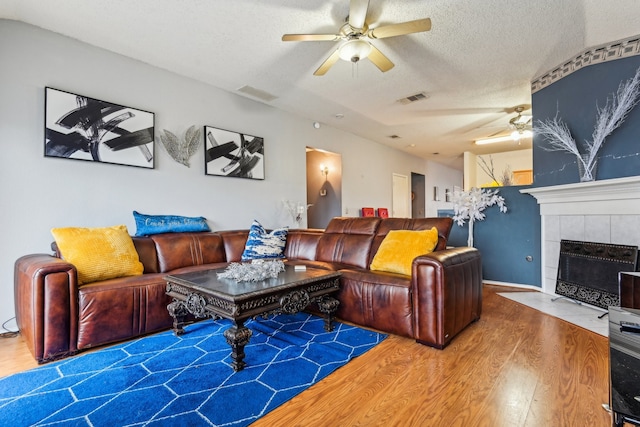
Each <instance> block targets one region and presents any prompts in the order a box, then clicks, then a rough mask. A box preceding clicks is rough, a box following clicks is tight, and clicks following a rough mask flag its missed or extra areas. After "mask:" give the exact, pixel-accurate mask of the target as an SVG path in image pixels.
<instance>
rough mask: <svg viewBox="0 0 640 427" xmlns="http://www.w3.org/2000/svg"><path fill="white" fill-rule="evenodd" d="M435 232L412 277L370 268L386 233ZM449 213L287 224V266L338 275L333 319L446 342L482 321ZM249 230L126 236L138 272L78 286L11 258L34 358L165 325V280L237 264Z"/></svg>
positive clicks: (42, 260) (469, 266)
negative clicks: (454, 244)
mask: <svg viewBox="0 0 640 427" xmlns="http://www.w3.org/2000/svg"><path fill="white" fill-rule="evenodd" d="M434 226H435V227H436V228H437V229H438V234H439V241H438V245H437V246H436V250H435V251H434V252H432V253H430V254H427V255H423V256H419V257H418V258H416V259H415V260H414V261H413V265H412V275H411V277H409V276H404V275H400V274H395V273H385V272H379V271H371V270H369V269H368V267H369V265H370V263H371V261H372V259H373V257H374V255H375V253H376V251H377V250H378V248H379V246H380V243H381V242H382V240H383V239H384V237H385V235H386V234H387V232H388V231H389V230H399V229H405V230H425V229H430V228H431V227H434ZM451 226H452V221H451V219H450V218H422V219H400V218H386V219H381V218H334V219H333V220H332V221H331V223H330V224H329V226H328V227H327V228H326V230H310V229H299V230H290V231H289V235H288V237H287V245H286V249H285V255H286V257H287V260H288V261H287V262H289V263H294V264H306V265H308V266H311V267H318V268H325V269H330V270H337V271H340V272H341V273H342V276H341V289H340V291H339V294H338V299H339V300H340V307H339V309H338V312H337V316H338V318H340V319H342V320H345V321H348V322H352V323H355V324H358V325H362V326H365V327H370V328H374V329H377V330H380V331H384V332H388V333H392V334H397V335H402V336H405V337H411V338H414V339H416V341H418V342H420V343H422V344H426V345H430V346H433V347H437V348H444V347H445V346H446V345H447V344H448V343H449V342H450V341H451V339H452V338H453V337H454V336H455V335H457V334H458V333H459V332H460V331H462V330H463V329H464V328H465V327H466V326H467V325H469V324H470V323H472V322H473V321H476V320H478V319H479V318H480V314H481V310H482V267H481V259H480V253H479V252H478V250H476V249H474V248H466V247H465V248H449V249H447V248H446V241H447V238H448V235H449V232H450V230H451ZM247 235H248V230H235V231H219V232H212V233H209V232H203V233H167V234H158V235H153V236H150V237H134V238H133V240H134V244H135V247H136V250H137V251H138V254H139V256H140V261H141V262H142V263H143V264H144V274H143V275H141V276H131V277H122V278H117V279H110V280H105V281H101V282H96V283H90V284H84V285H82V286H78V281H77V274H76V270H75V267H74V266H73V265H71V264H69V263H68V262H66V261H64V260H62V259H60V258H58V257H56V256H55V255H46V254H32V255H25V256H23V257H21V258H20V259H18V260H17V261H16V264H15V283H14V286H15V305H16V318H17V323H18V327H19V328H20V331H21V333H22V335H23V337H24V339H25V341H26V342H27V345H28V347H29V349H30V350H31V352H32V353H33V355H34V357H35V358H36V360H37V361H38V362H40V363H43V362H47V361H51V360H55V359H60V358H63V357H66V356H69V355H72V354H75V353H77V352H78V351H80V350H85V349H88V348H92V347H95V346H99V345H103V344H107V343H112V342H117V341H122V340H126V339H129V338H133V337H137V336H140V335H144V334H148V333H151V332H156V331H159V330H163V329H168V328H170V327H171V325H172V318H171V317H170V316H169V314H168V312H167V304H169V303H170V302H171V301H170V299H169V298H168V297H167V296H166V295H165V287H166V283H165V281H164V276H165V275H166V274H168V273H181V272H188V271H193V270H197V269H200V270H202V269H209V268H220V267H224V266H226V264H227V263H228V262H234V261H239V260H240V257H241V255H242V252H243V250H244V246H245V243H246V240H247Z"/></svg>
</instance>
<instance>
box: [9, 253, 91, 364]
mask: <svg viewBox="0 0 640 427" xmlns="http://www.w3.org/2000/svg"><path fill="white" fill-rule="evenodd" d="M14 273H15V274H14V296H15V310H16V323H17V324H18V328H19V329H20V333H21V334H22V336H23V338H24V340H25V342H26V343H27V347H28V348H29V350H30V351H31V353H32V354H33V356H34V357H35V359H36V360H37V361H38V363H43V362H48V361H51V360H55V359H59V358H61V357H66V356H68V355H71V354H74V353H76V351H77V342H78V279H77V277H78V276H77V272H76V268H75V267H74V266H73V265H72V264H69V263H68V262H66V261H63V260H61V259H59V258H56V257H53V256H51V255H46V254H33V255H25V256H23V257H21V258H19V259H18V260H17V261H16V263H15V270H14Z"/></svg>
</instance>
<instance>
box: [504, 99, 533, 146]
mask: <svg viewBox="0 0 640 427" xmlns="http://www.w3.org/2000/svg"><path fill="white" fill-rule="evenodd" d="M523 111H524V106H518V107H516V113H518V115H517V116H516V117H514V118H512V119H511V120H509V127H511V128H512V129H513V132H511V138H512V139H513V140H514V141H520V138H522V137H523V136H531V134H532V132H531V129H532V127H531V119H532V118H533V116H531V115H530V114H522V112H523Z"/></svg>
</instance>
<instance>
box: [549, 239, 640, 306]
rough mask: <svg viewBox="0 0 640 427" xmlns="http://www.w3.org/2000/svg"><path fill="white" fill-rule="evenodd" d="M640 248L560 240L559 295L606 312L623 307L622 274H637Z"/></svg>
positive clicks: (557, 286)
mask: <svg viewBox="0 0 640 427" xmlns="http://www.w3.org/2000/svg"><path fill="white" fill-rule="evenodd" d="M637 260H638V248H637V247H636V246H629V245H613V244H608V243H596V242H581V241H574V240H561V241H560V260H559V262H558V279H557V281H556V290H555V292H556V294H557V295H561V296H564V297H567V298H570V299H572V300H576V301H582V302H585V303H587V304H590V305H593V306H596V307H601V308H604V309H606V308H607V307H609V306H617V307H619V306H620V294H619V291H618V273H619V272H621V271H636V265H637Z"/></svg>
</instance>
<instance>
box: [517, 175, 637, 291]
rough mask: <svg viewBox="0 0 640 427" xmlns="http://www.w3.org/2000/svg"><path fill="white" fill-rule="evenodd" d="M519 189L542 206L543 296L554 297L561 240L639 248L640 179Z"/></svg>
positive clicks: (632, 178)
mask: <svg viewBox="0 0 640 427" xmlns="http://www.w3.org/2000/svg"><path fill="white" fill-rule="evenodd" d="M520 191H521V192H522V193H526V194H530V195H531V196H533V197H535V198H536V200H537V201H538V204H539V205H540V216H541V222H540V224H541V229H540V249H541V253H540V258H541V268H542V275H541V277H542V283H541V284H540V285H541V290H542V291H543V292H546V293H548V294H552V295H553V294H555V290H556V282H557V279H558V266H559V263H560V247H561V241H562V240H571V241H583V242H603V243H606V244H617V245H625V246H634V247H638V246H640V176H633V177H626V178H616V179H607V180H600V181H592V182H581V183H575V184H564V185H555V186H549V187H537V188H527V189H523V190H520ZM630 269H631V268H630Z"/></svg>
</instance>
